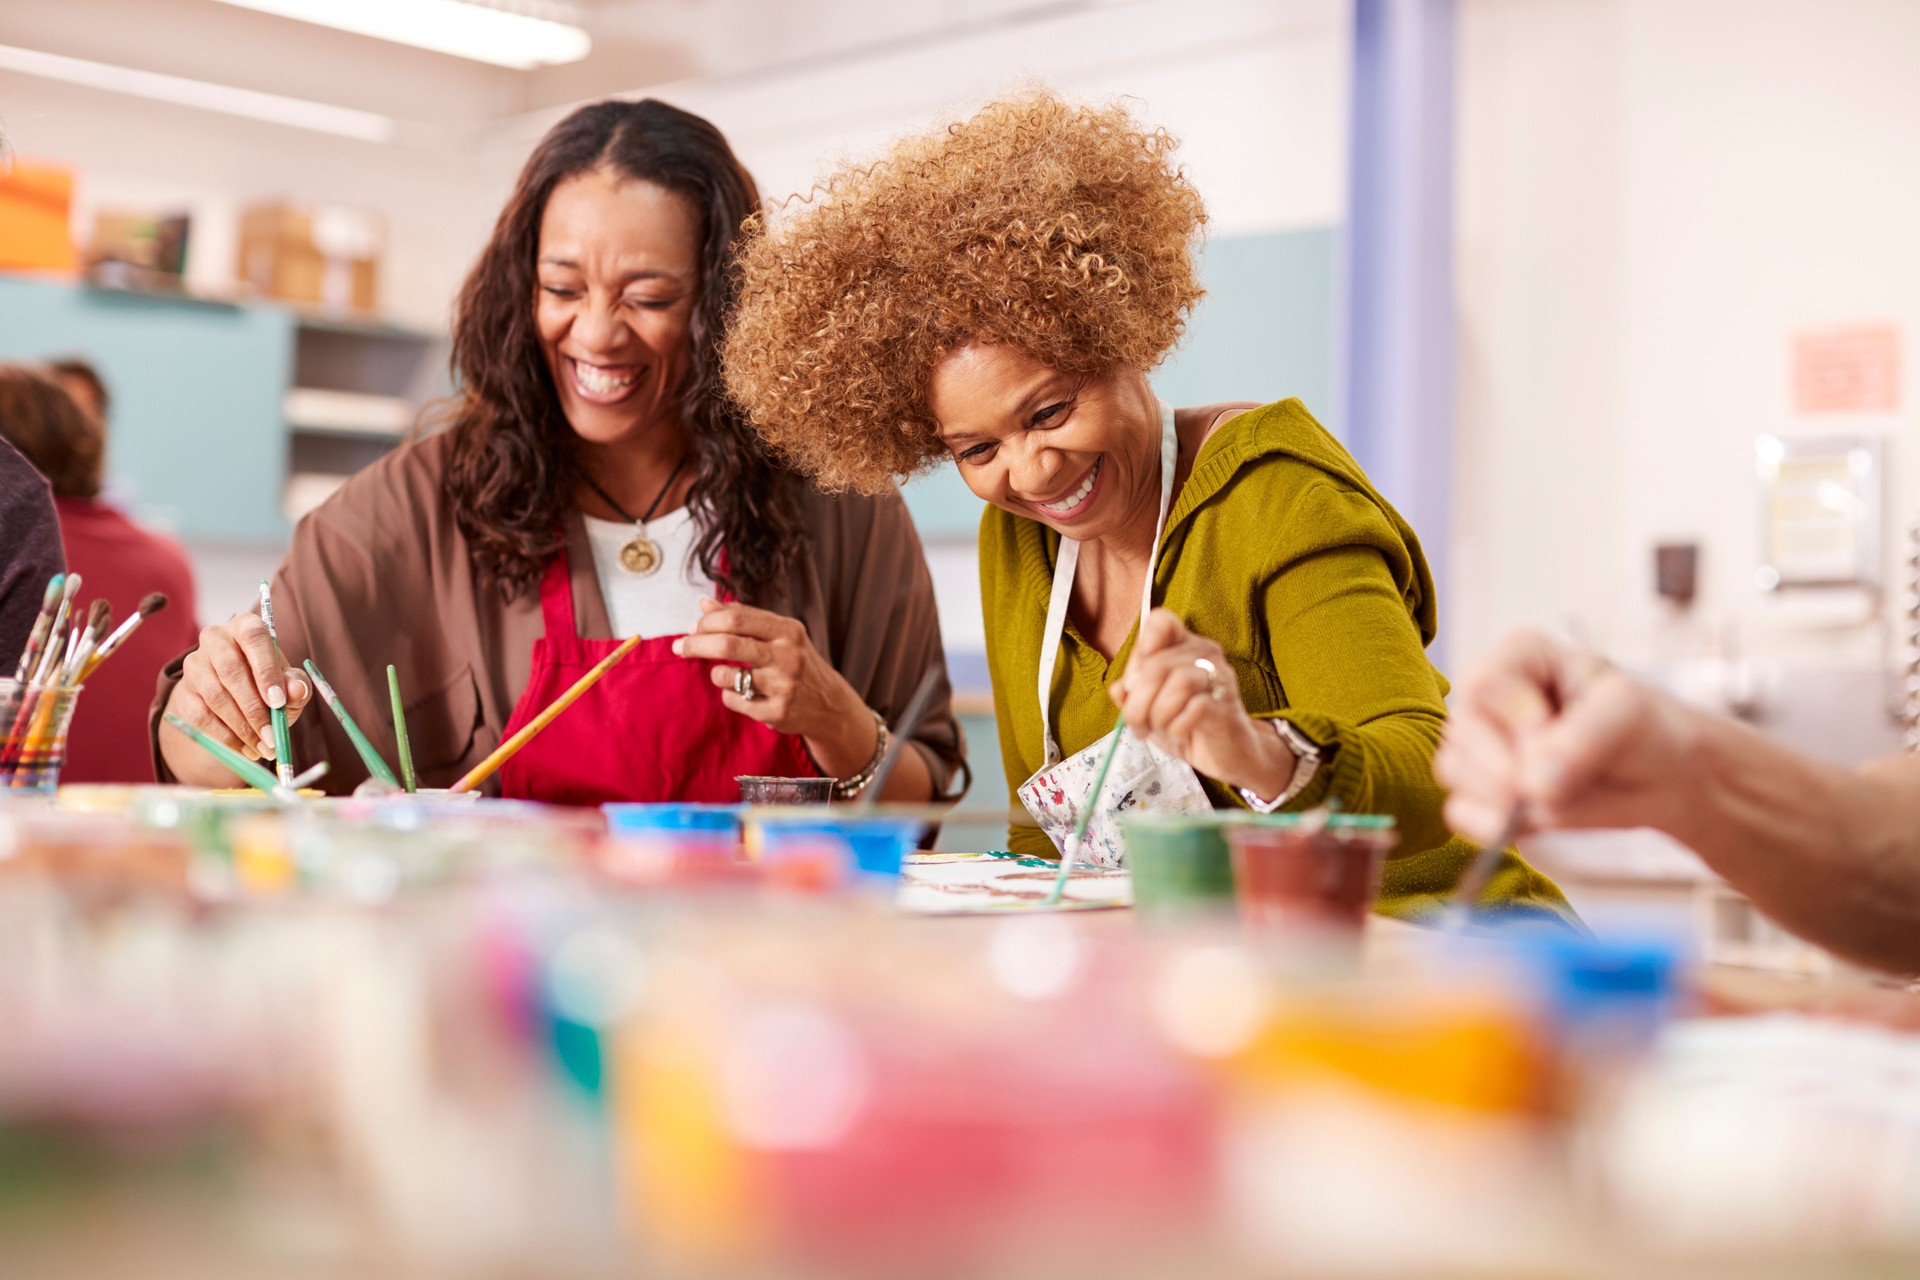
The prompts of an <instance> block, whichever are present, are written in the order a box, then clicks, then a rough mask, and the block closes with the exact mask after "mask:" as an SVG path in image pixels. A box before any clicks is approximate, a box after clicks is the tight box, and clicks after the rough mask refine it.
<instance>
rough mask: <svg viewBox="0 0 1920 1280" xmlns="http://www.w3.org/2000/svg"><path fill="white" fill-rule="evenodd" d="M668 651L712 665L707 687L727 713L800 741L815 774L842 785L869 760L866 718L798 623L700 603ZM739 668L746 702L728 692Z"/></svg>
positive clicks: (869, 717)
mask: <svg viewBox="0 0 1920 1280" xmlns="http://www.w3.org/2000/svg"><path fill="white" fill-rule="evenodd" d="M673 651H674V652H675V653H676V654H679V655H680V656H681V657H683V658H706V659H708V660H710V661H712V662H714V663H716V664H718V665H716V666H715V667H714V669H713V683H714V684H715V685H716V686H718V687H719V689H720V691H721V692H720V700H721V701H722V702H723V703H725V704H726V706H727V708H728V709H729V710H731V711H737V712H739V713H740V714H741V715H743V716H747V717H749V718H751V719H754V720H758V721H759V722H760V723H761V724H764V725H766V726H767V727H768V728H771V729H777V730H779V731H780V732H781V733H792V734H798V735H799V736H800V737H803V738H805V739H806V740H807V747H808V750H810V751H811V752H813V756H814V762H815V763H816V764H818V765H819V766H820V768H821V769H822V770H823V771H825V772H827V773H830V774H833V775H834V776H836V777H844V776H847V775H850V774H853V773H855V772H857V771H858V770H859V769H860V768H861V767H862V766H864V765H865V764H866V763H867V761H868V760H869V759H871V758H872V755H873V746H874V740H875V738H876V737H877V732H878V731H877V730H876V729H875V727H874V723H873V713H872V712H870V711H868V710H867V706H866V703H864V702H862V701H861V699H860V695H859V694H858V693H856V692H855V691H854V688H853V686H852V685H850V684H848V683H847V681H846V679H845V677H843V676H842V675H841V674H840V673H839V672H838V671H836V670H834V669H833V664H832V663H830V662H828V661H827V660H826V658H825V657H823V656H822V655H821V653H820V651H819V650H818V649H816V648H814V647H813V640H812V638H811V637H809V636H808V635H807V629H806V627H804V626H802V625H801V623H800V622H799V620H798V619H795V618H789V617H786V616H784V615H782V614H778V613H770V612H768V611H767V610H765V609H755V608H753V607H752V606H751V605H744V604H721V603H720V602H718V601H716V600H708V599H704V598H703V599H702V600H701V601H700V621H699V622H698V623H696V624H695V625H694V628H693V631H692V632H691V633H690V634H688V635H685V636H682V637H681V638H680V639H678V640H676V641H674V642H673ZM743 667H744V668H746V669H748V670H750V671H751V672H752V673H753V685H752V688H753V697H752V698H748V697H747V696H746V695H744V694H742V693H739V692H737V691H736V689H735V682H736V681H737V680H739V679H740V670H741V668H743Z"/></svg>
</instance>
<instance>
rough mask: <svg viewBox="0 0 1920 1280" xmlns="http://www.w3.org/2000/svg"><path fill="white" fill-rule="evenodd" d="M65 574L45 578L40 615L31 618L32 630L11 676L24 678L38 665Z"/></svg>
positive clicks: (50, 628) (63, 585) (51, 624)
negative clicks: (45, 584) (45, 585)
mask: <svg viewBox="0 0 1920 1280" xmlns="http://www.w3.org/2000/svg"><path fill="white" fill-rule="evenodd" d="M66 581H67V575H66V574H64V573H56V574H54V575H53V577H51V578H49V579H48V580H47V591H46V594H45V595H44V596H42V597H41V598H40V616H39V617H37V618H35V619H34V620H33V630H32V631H30V632H29V633H28V634H27V645H26V648H24V649H22V650H21V651H20V661H19V663H18V664H16V665H15V667H14V669H13V678H14V679H15V680H16V681H18V680H25V679H26V678H27V676H28V674H29V673H31V672H32V671H33V669H34V667H35V666H37V665H39V661H40V648H41V646H42V645H44V644H46V642H47V633H48V632H50V631H52V630H53V615H54V611H55V610H56V609H58V608H59V607H60V593H61V591H62V589H63V588H64V587H65V586H66Z"/></svg>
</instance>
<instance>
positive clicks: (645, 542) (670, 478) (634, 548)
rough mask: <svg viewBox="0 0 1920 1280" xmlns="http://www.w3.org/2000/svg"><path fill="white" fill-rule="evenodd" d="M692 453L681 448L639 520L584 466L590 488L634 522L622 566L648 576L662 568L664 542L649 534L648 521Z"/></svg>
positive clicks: (621, 561) (581, 474) (622, 553)
mask: <svg viewBox="0 0 1920 1280" xmlns="http://www.w3.org/2000/svg"><path fill="white" fill-rule="evenodd" d="M691 452H692V450H691V449H683V450H681V451H680V461H678V462H676V463H674V464H673V470H672V471H671V472H669V473H668V475H667V482H666V483H665V484H663V485H661V486H660V492H659V493H656V494H654V495H653V502H652V503H651V504H650V505H649V506H648V507H647V512H646V514H645V515H643V516H641V517H640V518H639V519H638V520H634V519H633V517H632V516H630V515H628V514H627V509H626V508H625V507H623V506H621V505H620V504H619V503H617V502H615V501H614V500H613V495H612V494H610V493H608V492H607V491H606V490H605V489H602V488H601V487H600V486H599V485H598V484H597V483H595V482H594V478H593V477H592V476H590V475H588V474H587V473H586V470H585V468H582V469H581V472H580V478H581V479H583V480H585V481H586V482H587V487H588V488H589V489H592V490H593V491H594V492H595V493H597V494H599V495H600V499H601V501H603V502H605V503H606V504H607V505H608V506H610V507H612V508H613V509H614V510H615V511H618V512H619V513H620V518H621V519H622V520H631V521H632V522H633V537H631V538H629V539H628V540H627V545H626V546H624V547H621V548H620V567H621V568H623V569H625V570H626V571H627V572H628V573H631V574H636V575H638V576H640V577H642V578H644V577H647V576H648V575H649V574H651V573H653V572H654V571H655V570H657V569H658V568H659V567H660V560H661V555H660V544H659V543H657V542H655V541H654V540H653V539H652V538H649V537H648V536H647V521H649V520H651V519H653V513H654V512H655V511H658V510H659V509H660V503H661V501H662V500H664V499H665V498H666V496H667V490H669V489H671V488H673V482H674V481H675V480H678V479H679V478H680V470H681V468H682V467H685V466H686V465H687V455H688V454H689V453H691Z"/></svg>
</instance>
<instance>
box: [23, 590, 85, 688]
mask: <svg viewBox="0 0 1920 1280" xmlns="http://www.w3.org/2000/svg"><path fill="white" fill-rule="evenodd" d="M79 594H80V575H79V574H77V573H70V574H68V575H67V580H66V582H65V583H63V584H62V585H61V588H60V604H59V607H58V608H56V609H55V610H54V614H53V629H52V630H51V631H49V632H48V633H47V647H46V651H45V652H44V653H42V654H41V655H40V663H39V665H38V666H37V667H35V668H34V672H33V682H34V683H35V684H45V683H46V682H47V681H48V680H49V679H50V678H51V677H52V676H53V673H54V669H55V668H56V667H57V666H58V665H59V662H60V658H61V656H62V655H63V654H64V653H65V652H66V647H67V626H68V624H69V623H70V622H71V621H72V620H73V598H74V597H75V596H77V595H79Z"/></svg>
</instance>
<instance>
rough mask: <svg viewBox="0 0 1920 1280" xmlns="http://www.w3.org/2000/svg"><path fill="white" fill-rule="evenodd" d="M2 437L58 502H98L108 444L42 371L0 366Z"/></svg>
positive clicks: (90, 420)
mask: <svg viewBox="0 0 1920 1280" xmlns="http://www.w3.org/2000/svg"><path fill="white" fill-rule="evenodd" d="M0 437H4V438H5V439H6V440H8V441H9V442H11V443H12V445H13V447H14V448H16V449H18V450H19V451H20V455H21V456H22V457H24V458H25V459H26V460H27V461H28V462H31V463H32V464H33V466H34V470H36V471H38V472H39V473H40V474H41V475H43V476H45V477H46V478H47V483H48V484H49V485H51V486H52V488H53V491H54V493H56V494H58V495H59V496H60V497H62V498H97V497H99V496H100V473H101V471H102V470H103V469H104V467H105V464H106V452H107V441H106V437H105V436H103V435H102V434H101V433H100V430H99V428H98V427H96V426H95V425H94V422H93V419H92V418H90V417H88V416H87V413H86V410H84V409H82V408H81V407H80V406H79V405H78V404H77V403H75V402H74V399H73V397H72V396H70V395H68V394H67V389H66V388H65V387H63V386H61V385H60V384H59V383H58V382H55V381H54V380H53V375H52V374H51V373H50V372H49V371H47V370H45V369H36V368H31V367H29V366H27V365H22V364H0Z"/></svg>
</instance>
